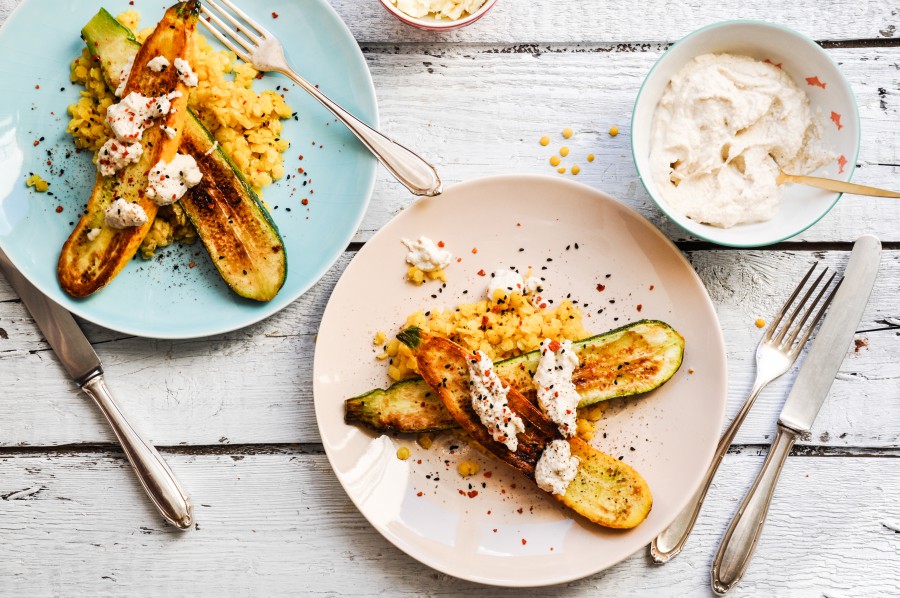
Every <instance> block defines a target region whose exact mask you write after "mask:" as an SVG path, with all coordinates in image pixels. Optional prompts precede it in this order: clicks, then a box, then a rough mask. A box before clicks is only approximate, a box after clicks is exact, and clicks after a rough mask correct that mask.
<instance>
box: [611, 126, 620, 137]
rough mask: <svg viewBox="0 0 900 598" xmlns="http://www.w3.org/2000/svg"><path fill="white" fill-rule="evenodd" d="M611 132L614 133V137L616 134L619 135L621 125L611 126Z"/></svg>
mask: <svg viewBox="0 0 900 598" xmlns="http://www.w3.org/2000/svg"><path fill="white" fill-rule="evenodd" d="M609 134H610V135H612V136H613V137H615V136H616V135H618V134H619V127H617V126H615V125H613V126H611V127H610V128H609Z"/></svg>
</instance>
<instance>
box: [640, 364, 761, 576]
mask: <svg viewBox="0 0 900 598" xmlns="http://www.w3.org/2000/svg"><path fill="white" fill-rule="evenodd" d="M768 383H769V381H768V380H764V379H758V380H757V381H756V382H755V383H754V385H753V388H752V389H751V390H750V394H749V395H748V396H747V399H746V400H745V401H744V404H743V405H742V406H741V409H740V411H738V414H737V415H735V416H734V419H733V420H731V424H730V425H729V426H728V429H727V430H725V433H724V434H723V435H722V438H721V439H719V445H718V446H717V447H716V453H715V455H714V456H713V459H712V462H710V464H709V467H707V469H706V474H705V475H704V477H703V482H702V483H701V484H700V488H698V489H697V492H695V493H694V495H693V496H692V497H691V500H690V501H689V502H688V504H687V505H685V507H684V508H683V509H682V510H681V512H680V513H679V514H678V516H677V517H676V518H675V520H674V521H672V523H670V524H669V526H668V527H666V529H664V530H663V531H662V532H660V534H659V535H658V536H656V537H655V538H654V539H653V541H652V542H651V543H650V557H651V558H652V559H653V561H654V562H655V563H656V564H658V565H664V564H665V563H668V562H669V561H670V560H671V559H673V558H675V557H676V556H677V555H678V554H679V553H680V552H681V550H682V549H683V548H684V544H685V542H687V539H688V536H690V535H691V531H692V530H693V529H694V524H695V523H697V517H698V516H699V515H700V509H701V508H703V501H704V500H705V499H706V493H707V492H709V487H710V486H711V485H712V481H713V478H714V477H716V472H717V471H719V465H721V464H722V459H723V458H724V457H725V453H727V452H728V447H730V446H731V443H732V442H733V441H734V437H735V436H737V432H738V430H739V429H740V427H741V424H743V423H744V419H745V418H746V417H747V414H748V413H750V409H751V408H752V407H753V404H754V403H755V402H756V397H758V396H759V393H760V392H762V389H763V388H765V387H766V385H767V384H768Z"/></svg>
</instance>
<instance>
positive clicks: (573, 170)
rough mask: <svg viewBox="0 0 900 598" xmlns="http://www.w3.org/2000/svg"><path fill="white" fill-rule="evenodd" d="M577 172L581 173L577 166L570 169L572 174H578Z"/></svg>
mask: <svg viewBox="0 0 900 598" xmlns="http://www.w3.org/2000/svg"><path fill="white" fill-rule="evenodd" d="M579 172H581V167H580V166H579V165H578V164H576V165H575V166H573V167H572V174H578V173H579Z"/></svg>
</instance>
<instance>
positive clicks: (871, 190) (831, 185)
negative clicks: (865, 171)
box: [775, 170, 900, 197]
mask: <svg viewBox="0 0 900 598" xmlns="http://www.w3.org/2000/svg"><path fill="white" fill-rule="evenodd" d="M775 182H776V183H777V184H779V185H783V184H784V183H795V184H797V185H809V186H810V187H818V188H819V189H826V190H828V191H836V192H838V193H853V194H854V195H871V196H873V197H900V193H897V192H896V191H887V190H885V189H879V188H877V187H867V186H865V185H857V184H856V183H847V182H845V181H836V180H834V179H823V178H822V177H817V176H806V175H799V174H787V173H786V172H782V171H780V170H779V171H778V178H777V179H775Z"/></svg>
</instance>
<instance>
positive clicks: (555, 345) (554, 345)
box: [547, 341, 562, 353]
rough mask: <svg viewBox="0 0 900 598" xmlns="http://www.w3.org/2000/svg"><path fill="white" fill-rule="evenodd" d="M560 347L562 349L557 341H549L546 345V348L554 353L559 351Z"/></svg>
mask: <svg viewBox="0 0 900 598" xmlns="http://www.w3.org/2000/svg"><path fill="white" fill-rule="evenodd" d="M560 347H562V345H560V344H559V341H550V344H549V345H547V348H548V349H550V350H551V351H553V352H554V353H556V352H557V351H559V348H560Z"/></svg>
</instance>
